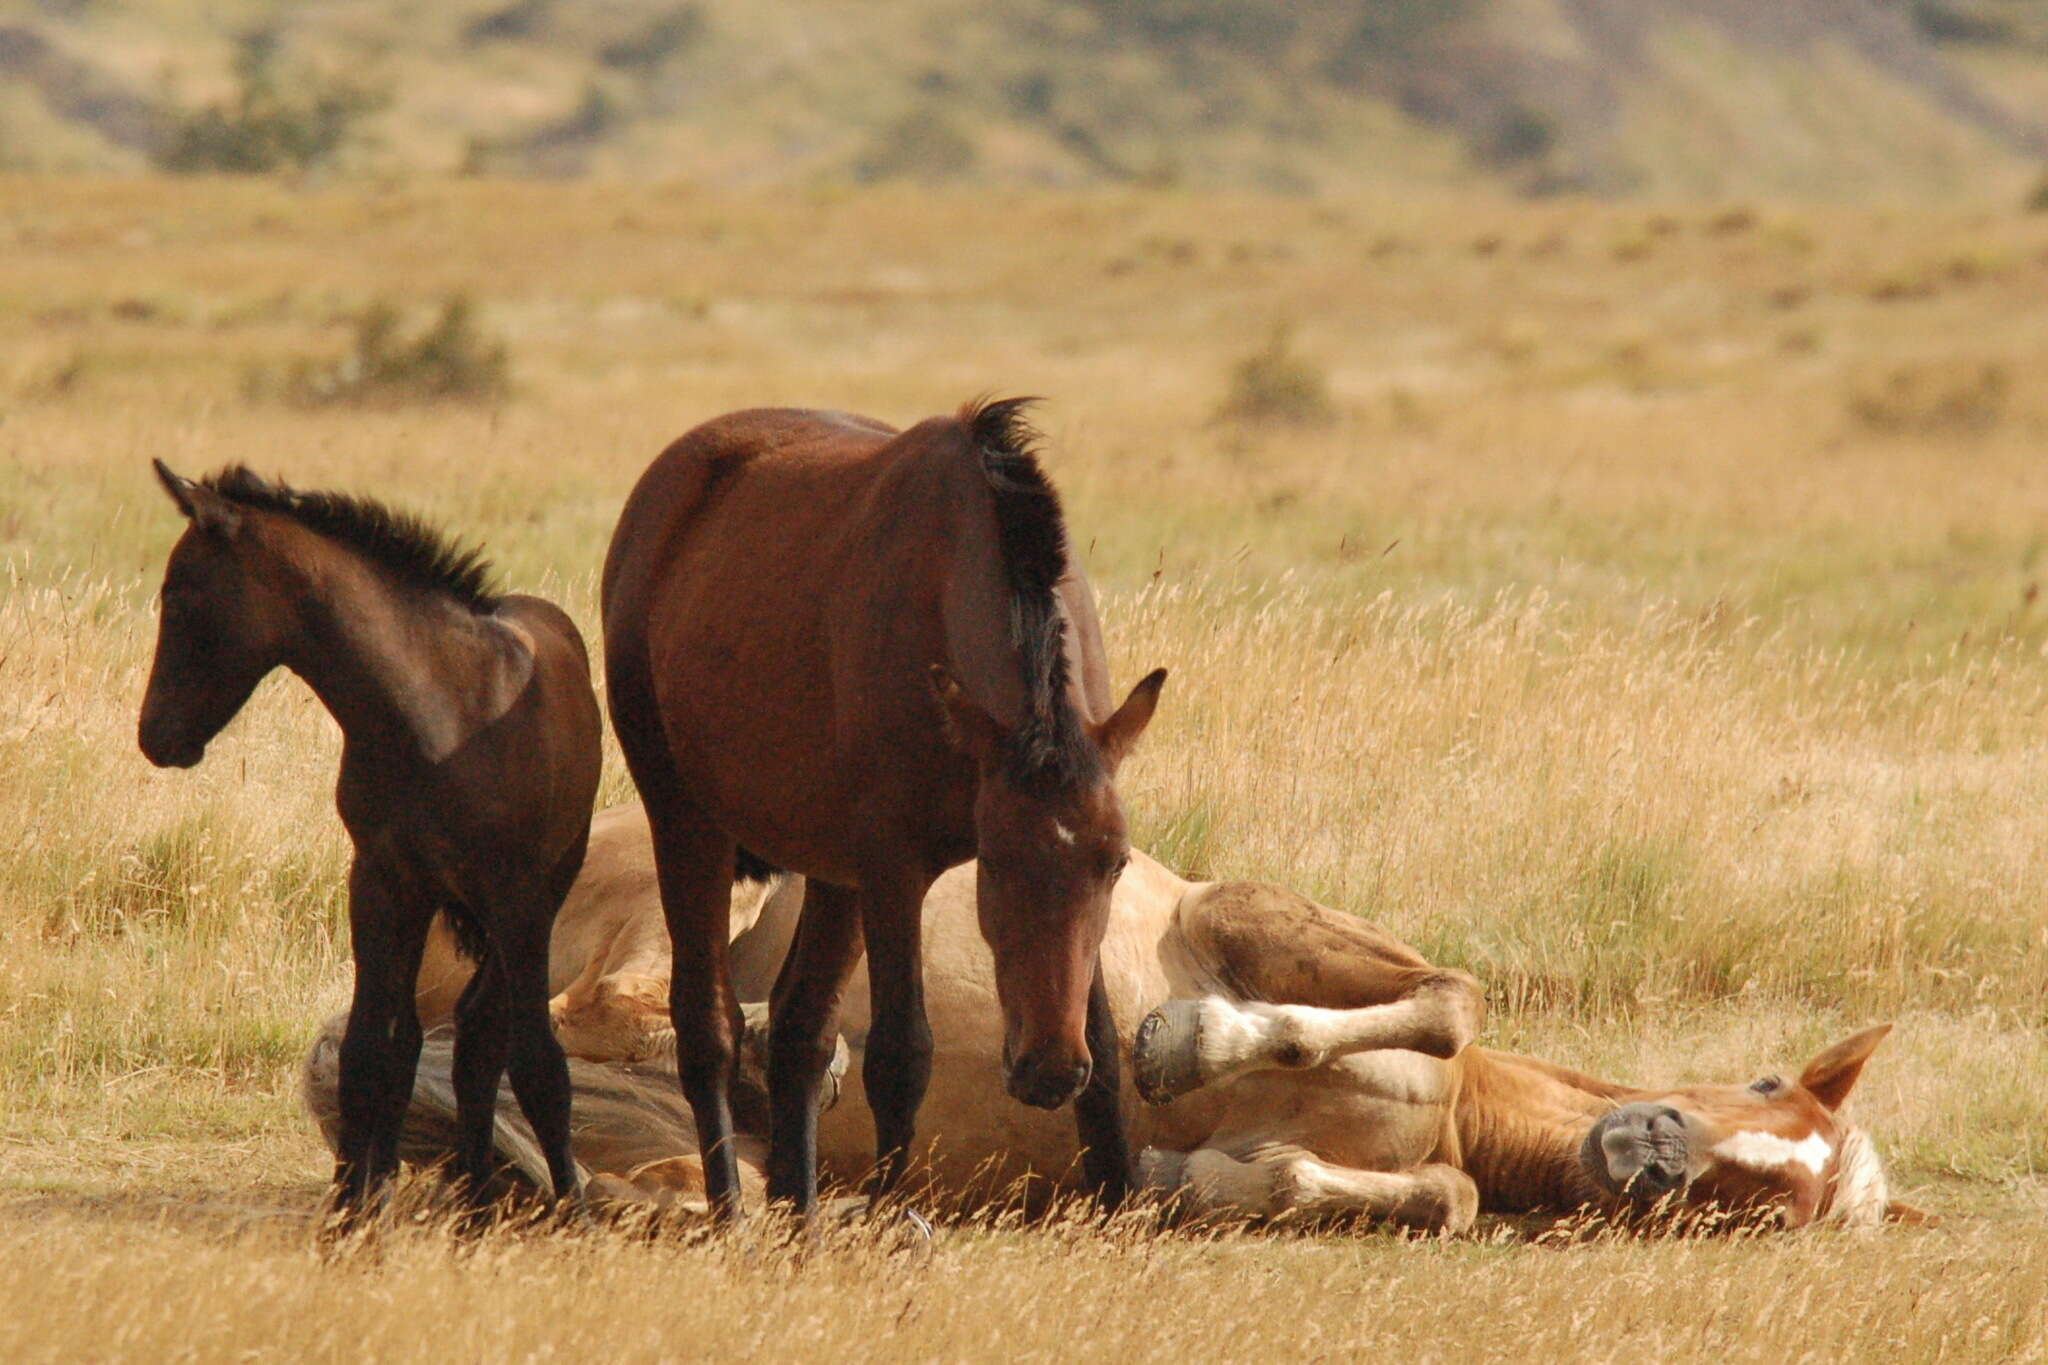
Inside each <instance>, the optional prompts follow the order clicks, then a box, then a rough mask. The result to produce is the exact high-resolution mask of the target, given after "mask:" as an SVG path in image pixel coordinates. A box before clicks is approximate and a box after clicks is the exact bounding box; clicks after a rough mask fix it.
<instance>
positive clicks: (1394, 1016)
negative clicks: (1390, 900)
mask: <svg viewBox="0 0 2048 1365" xmlns="http://www.w3.org/2000/svg"><path fill="white" fill-rule="evenodd" d="M1405 976H1406V977H1407V983H1406V987H1405V989H1404V990H1403V991H1402V992H1401V993H1400V994H1399V996H1398V997H1397V998H1396V999H1395V1000H1393V1001H1392V1002H1391V1003H1389V1004H1384V1005H1365V1006H1362V1007H1360V1008H1357V1009H1324V1008H1321V1007H1319V1006H1315V1005H1269V1004H1264V1003H1261V1002H1259V1001H1236V1000H1228V999H1225V998H1224V997H1222V996H1214V995H1212V996H1205V997H1204V998H1202V999H1200V1000H1168V1001H1166V1002H1165V1003H1164V1004H1162V1005H1160V1006H1159V1007H1158V1008H1157V1009H1155V1010H1153V1011H1152V1012H1151V1013H1150V1014H1148V1015H1146V1016H1145V1018H1144V1020H1143V1021H1142V1022H1141V1023H1140V1024H1139V1025H1138V1033H1137V1038H1136V1040H1135V1042H1134V1043H1133V1045H1132V1071H1133V1073H1134V1080H1135V1081H1136V1083H1137V1088H1138V1093H1139V1094H1140V1095H1142V1096H1143V1097H1144V1098H1145V1099H1146V1100H1147V1101H1149V1102H1150V1103H1153V1104H1166V1103H1169V1102H1170V1101H1172V1100H1173V1099H1175V1098H1176V1097H1177V1096H1180V1095H1185V1094H1187V1093H1189V1092H1190V1091H1193V1090H1199V1089H1201V1088H1203V1087H1205V1086H1211V1085H1217V1084H1220V1083H1222V1082H1224V1081H1228V1080H1232V1079H1235V1078H1236V1077H1238V1076H1242V1075H1245V1074H1247V1073H1249V1072H1253V1071H1262V1070H1282V1071H1304V1070H1309V1069H1311V1068H1314V1067H1319V1066H1324V1065H1326V1064H1328V1063H1330V1062H1332V1061H1335V1060H1336V1059H1337V1058H1339V1057H1344V1056H1349V1055H1350V1054H1352V1053H1355V1052H1368V1051H1373V1050H1376V1049H1381V1048H1402V1049H1406V1050H1407V1051H1410V1052H1421V1053H1426V1054H1428V1055H1429V1056H1432V1057H1443V1058H1449V1057H1455V1056H1457V1055H1458V1053H1459V1052H1461V1051H1463V1050H1464V1049H1465V1047H1466V1046H1467V1045H1469V1044H1470V1043H1471V1042H1472V1041H1473V1039H1474V1038H1475V1037H1476V1036H1477V1034H1478V1030H1479V1022H1480V1020H1481V1019H1482V1018H1483V1017H1484V1013H1485V997H1484V996H1483V994H1482V993H1481V991H1480V989H1479V984H1478V982H1476V981H1475V980H1473V979H1472V978H1471V977H1470V976H1467V975H1466V974H1465V973H1463V972H1459V971H1451V970H1446V969H1437V968H1425V969H1411V970H1409V971H1407V972H1406V973H1405Z"/></svg>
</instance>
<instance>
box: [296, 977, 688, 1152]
mask: <svg viewBox="0 0 2048 1365" xmlns="http://www.w3.org/2000/svg"><path fill="white" fill-rule="evenodd" d="M347 1025H348V1015H347V1014H346V1013H343V1014H338V1015H335V1016H334V1017H333V1018H331V1019H329V1020H328V1021H327V1022H326V1023H325V1024H323V1025H321V1027H320V1031H319V1033H318V1035H317V1036H316V1037H315V1038H314V1039H313V1046H312V1047H311V1049H309V1050H308V1052H307V1053H306V1060H305V1063H304V1065H303V1066H302V1067H301V1068H300V1074H299V1086H300V1093H301V1095H302V1097H303V1099H304V1102H305V1105H306V1111H307V1113H308V1114H310V1115H311V1116H312V1119H313V1122H314V1124H315V1126H317V1127H318V1128H319V1130H320V1135H321V1137H322V1138H323V1139H324V1140H325V1141H326V1143H327V1146H328V1148H329V1150H331V1151H338V1150H339V1148H340V1142H341V1035H342V1031H343V1030H344V1029H345V1028H346V1027H347ZM454 1067H455V1030H454V1029H453V1028H452V1027H450V1026H448V1025H445V1024H444V1025H441V1026H439V1027H437V1028H433V1029H429V1030H428V1031H427V1033H426V1036H425V1037H424V1039H423V1040H422V1041H421V1044H420V1064H419V1070H418V1071H417V1072H416V1073H415V1074H414V1076H413V1086H412V1103H411V1104H409V1105H407V1106H406V1111H405V1123H404V1126H403V1127H402V1128H401V1129H400V1131H399V1138H398V1155H399V1159H400V1160H402V1161H405V1162H408V1163H410V1164H412V1165H415V1166H433V1165H436V1164H440V1163H445V1162H449V1161H452V1160H454V1159H455V1155H456V1152H457V1150H458V1142H459V1139H458V1130H457V1127H456V1122H455V1084H454V1080H453V1076H454ZM569 1084H570V1089H571V1092H572V1099H571V1101H570V1104H571V1113H572V1114H573V1115H574V1120H573V1132H574V1144H575V1151H576V1159H577V1164H578V1165H579V1166H581V1167H582V1168H584V1170H583V1174H585V1175H586V1176H587V1175H588V1174H589V1173H590V1172H591V1171H609V1172H612V1173H614V1174H620V1175H623V1174H624V1173H626V1172H627V1171H630V1170H632V1169H633V1168H634V1167H636V1166H639V1165H641V1164H642V1163H644V1162H648V1161H658V1160H661V1159H664V1158H667V1157H675V1156H690V1155H694V1154H695V1153H696V1151H697V1129H696V1125H695V1124H694V1123H693V1122H692V1121H691V1118H690V1106H689V1104H688V1102H687V1101H685V1100H684V1099H683V1093H682V1087H681V1086H680V1085H679V1084H677V1082H676V1074H675V1062H674V1060H673V1059H672V1058H654V1059H650V1060H649V1061H647V1062H645V1063H632V1064H623V1065H622V1064H619V1063H602V1062H586V1061H583V1060H581V1059H579V1058H576V1057H571V1058H570V1059H569ZM491 1145H492V1148H493V1150H494V1151H495V1153H496V1155H497V1158H498V1160H499V1162H500V1163H501V1165H502V1166H503V1167H504V1168H505V1171H506V1173H507V1174H510V1175H514V1176H516V1177H518V1178H519V1179H521V1180H522V1181H523V1182H524V1183H526V1184H529V1185H531V1186H532V1187H533V1188H535V1189H546V1188H547V1187H548V1174H547V1172H548V1164H547V1157H546V1156H545V1155H544V1154H543V1152H542V1151H541V1146H540V1143H539V1141H538V1140H536V1139H535V1137H534V1135H533V1127H532V1125H531V1124H529V1123H528V1122H527V1121H526V1115H524V1114H523V1113H521V1112H520V1110H519V1102H518V1100H517V1099H515V1098H514V1096H513V1094H512V1087H511V1086H510V1085H500V1086H499V1087H498V1103H497V1114H496V1117H495V1121H494V1122H493V1124H492V1134H491Z"/></svg>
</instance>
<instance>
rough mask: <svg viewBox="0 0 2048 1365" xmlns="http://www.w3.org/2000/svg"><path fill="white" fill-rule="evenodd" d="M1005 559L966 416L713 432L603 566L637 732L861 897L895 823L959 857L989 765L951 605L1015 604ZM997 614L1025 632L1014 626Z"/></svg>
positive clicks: (708, 429)
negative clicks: (958, 744) (943, 699)
mask: <svg viewBox="0 0 2048 1365" xmlns="http://www.w3.org/2000/svg"><path fill="white" fill-rule="evenodd" d="M999 553H1000V552H999V550H998V548H997V545H996V535H995V531H994V528H993V523H992V513H991V512H990V511H989V494H988V492H987V489H986V484H985V478H984V475H983V473H982V471H981V468H980V466H979V464H978V457H977V456H976V455H975V452H974V450H973V448H972V443H971V441H970V439H969V433H968V430H967V427H966V424H965V423H964V422H963V421H962V420H961V419H960V418H958V417H942V418H933V419H930V420H928V421H925V422H921V423H919V424H917V425H916V426H914V427H912V428H910V429H909V430H907V431H901V432H898V431H895V430H893V429H891V428H889V427H886V426H884V425H882V424H880V423H877V422H871V421H868V420H866V419H862V418H856V417H849V416H846V415H843V414H837V413H819V412H809V411H801V410H785V409H761V410H752V411H747V412H738V413H733V414H730V415H728V416H725V417H721V418H718V419H715V420H714V421H711V422H707V423H705V424H704V425H702V426H700V427H697V428H696V429H694V430H693V431H691V432H689V433H687V434H686V435H684V436H683V437H682V438H680V439H679V440H677V441H676V442H675V443H674V444H672V445H670V446H669V447H668V449H667V450H665V451H664V452H663V453H662V454H661V455H660V456H659V457H658V458H657V459H656V461H655V462H654V464H653V465H652V466H651V467H650V468H649V469H648V471H647V473H646V474H645V475H644V476H643V477H642V479H641V481H640V483H639V485H638V486H636V487H635V489H634V490H633V492H632V494H631V495H630V496H629V498H628V499H627V503H626V507H625V510H624V511H623V513H622V514H621V516H620V520H619V525H618V529H617V531H616V532H615V533H614V535H613V539H612V545H611V549H610V552H609V554H608V555H607V557H606V564H605V574H604V618H605V654H606V664H607V671H608V676H609V679H610V686H611V688H612V703H613V715H614V719H615V722H616V723H617V724H618V726H619V729H620V732H621V736H622V741H627V742H630V741H631V740H632V739H635V738H642V737H643V736H640V735H637V734H635V735H629V734H628V733H627V732H628V731H629V730H631V731H653V730H656V729H658V730H659V732H660V733H659V735H658V736H654V735H648V736H645V738H649V739H653V740H654V742H655V743H656V744H658V745H659V746H660V747H661V748H662V749H664V750H665V751H666V752H667V753H668V754H670V755H672V756H673V761H674V762H675V764H676V767H677V777H678V778H679V779H680V780H681V781H682V782H683V783H684V785H685V787H686V788H687V789H688V790H689V791H690V793H691V795H692V799H693V800H695V801H697V802H699V803H700V804H702V806H703V807H704V808H705V809H706V810H707V811H708V812H709V813H711V814H712V815H713V816H714V818H716V819H717V821H718V823H719V824H720V825H721V826H722V827H724V828H725V829H726V831H727V832H728V833H729V834H731V835H732V836H733V837H735V838H736V839H737V840H738V841H739V842H740V843H741V844H742V845H743V846H744V847H746V848H749V849H752V850H754V851H756V852H757V853H759V854H760V855H762V856H763V857H766V858H768V859H769V860H771V861H773V862H775V863H777V864H779V865H783V866H789V867H793V868H796V869H798V870H802V871H805V872H808V873H811V874H813V875H818V876H823V877H825V878H826V879H827V880H833V881H844V882H847V883H849V884H858V882H859V880H860V878H859V872H858V866H857V865H858V864H859V863H861V862H862V861H863V860H864V859H865V858H866V857H867V854H866V853H865V852H864V851H863V848H862V845H863V844H865V843H867V842H870V841H872V839H873V838H874V837H875V831H876V830H877V829H878V827H886V828H887V829H889V830H891V831H893V832H894V833H895V834H897V835H898V836H900V837H903V838H907V839H910V840H912V841H914V842H919V843H922V844H925V845H927V846H928V848H927V853H928V854H930V856H931V860H932V861H934V863H935V866H944V865H946V864H947V863H949V862H953V861H958V859H959V858H960V857H963V856H966V852H967V850H968V848H971V842H970V843H968V844H967V845H966V846H964V847H961V846H959V845H961V841H962V840H963V838H964V839H969V840H971V829H970V823H969V822H970V819H971V812H970V806H971V792H972V786H971V783H972V769H971V766H969V765H968V764H967V763H966V761H965V760H964V759H962V758H961V757H960V756H959V755H958V753H956V752H955V751H954V749H953V747H952V745H951V744H950V742H949V741H948V739H947V737H946V734H945V730H944V724H943V718H942V716H941V713H940V711H939V708H938V706H937V704H936V702H935V701H934V699H933V696H932V692H931V685H930V681H929V668H930V666H931V665H933V664H938V663H947V662H950V661H951V660H953V659H954V658H955V657H956V656H957V654H958V653H959V651H958V649H957V648H956V647H955V645H954V640H955V638H956V636H957V635H958V634H959V632H960V629H961V626H960V623H959V620H958V616H959V613H957V612H956V611H955V610H954V608H953V606H952V603H953V602H954V600H955V599H957V598H959V597H961V596H962V595H963V594H965V595H968V596H972V597H976V598H977V600H978V599H979V598H981V597H989V598H991V599H992V598H993V595H994V594H996V593H998V592H1000V591H1002V568H1001V564H1000V562H999V561H998V560H996V559H995V558H994V556H996V555H998V554H999ZM983 615H984V616H985V617H986V622H985V623H984V622H983V621H981V620H976V621H974V622H972V623H971V624H973V625H976V626H985V628H984V632H983V633H984V634H985V635H987V636H988V637H989V638H991V639H996V638H1002V639H1006V638H1007V634H1006V632H1007V616H1005V615H1002V614H1001V613H1000V612H997V611H993V610H991V611H989V612H986V613H984V614H983ZM999 631H1000V632H1003V634H1001V635H1000V636H998V634H997V632H999ZM988 652H989V651H986V650H984V651H981V653H983V654H987V653H988ZM1016 673H1017V669H1016V666H1015V665H1014V664H1013V665H1012V666H1011V670H1010V676H1008V677H1006V678H1003V679H1001V681H1002V682H1003V683H1006V684H1007V685H1008V686H1009V687H1010V688H1012V689H1013V690H1014V691H1015V692H1016V693H1017V694H1018V696H1019V697H1020V698H1021V693H1022V685H1021V682H1019V681H1018V679H1017V677H1016ZM1019 704H1021V701H1020V702H1019ZM942 846H943V848H942Z"/></svg>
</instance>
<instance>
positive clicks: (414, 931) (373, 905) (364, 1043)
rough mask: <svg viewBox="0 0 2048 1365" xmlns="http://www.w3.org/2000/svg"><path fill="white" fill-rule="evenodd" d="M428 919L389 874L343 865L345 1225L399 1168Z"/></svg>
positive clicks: (339, 1198)
mask: <svg viewBox="0 0 2048 1365" xmlns="http://www.w3.org/2000/svg"><path fill="white" fill-rule="evenodd" d="M432 920H433V913H432V910H431V908H430V907H427V906H424V905H419V904H415V903H413V898H411V897H409V896H407V895H406V894H404V891H403V889H402V887H401V885H400V882H399V879H397V878H395V877H393V876H392V875H390V874H389V873H388V872H386V871H384V870H382V869H379V868H376V867H374V866H372V865H371V864H369V863H368V862H366V861H364V860H363V859H361V858H358V859H357V861H356V863H355V864H354V866H352V867H351V868H350V869H349V939H350V947H351V949H352V951H353V952H354V955H355V962H356V982H355V995H354V998H353V1000H352V1001H351V1002H350V1005H349V1015H348V1027H347V1029H346V1030H345V1031H344V1032H343V1034H342V1039H341V1063H340V1071H341V1074H340V1077H339V1088H340V1095H339V1096H338V1099H339V1104H340V1110H341V1154H340V1157H339V1159H338V1160H337V1161H336V1163H335V1169H334V1206H335V1211H336V1213H337V1214H339V1215H340V1216H341V1218H342V1221H343V1223H344V1224H347V1223H350V1222H352V1221H353V1220H354V1219H355V1218H356V1217H357V1216H359V1215H360V1214H361V1213H362V1212H363V1210H364V1209H365V1208H366V1206H367V1205H368V1204H369V1202H370V1198H371V1196H372V1195H373V1194H374V1193H375V1192H376V1191H377V1190H378V1189H379V1188H380V1187H381V1186H382V1185H383V1183H384V1182H385V1181H386V1180H387V1179H389V1178H390V1176H391V1175H392V1173H393V1172H395V1171H396V1170H397V1169H398V1137H399V1132H400V1130H401V1128H403V1126H404V1123H405V1110H406V1106H407V1105H408V1104H409V1103H410V1102H411V1100H412V1081H413V1072H414V1071H415V1069H416V1068H417V1067H418V1065H419V1056H420V1037H421V1035H420V1021H419V1012H418V1010H417V1009H416V1008H415V1006H414V1003H413V987H414V983H415V981H416V980H417V979H418V976H419V967H420V956H421V954H422V952H423V951H424V950H425V946H426V939H427V929H428V926H429V925H430V924H431V923H432Z"/></svg>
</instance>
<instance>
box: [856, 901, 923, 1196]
mask: <svg viewBox="0 0 2048 1365" xmlns="http://www.w3.org/2000/svg"><path fill="white" fill-rule="evenodd" d="M929 886H930V883H929V881H928V880H923V881H920V880H905V881H899V882H895V883H890V882H885V881H878V880H877V879H874V878H870V879H869V880H868V882H867V884H866V885H865V886H863V888H862V892H861V902H860V903H861V927H862V931H863V935H864V937H865V938H866V941H867V951H868V994H869V997H870V998H871V1000H872V1002H873V1007H872V1015H873V1017H872V1020H871V1022H870V1023H869V1025H868V1043H867V1058H866V1060H865V1062H864V1063H863V1065H862V1067H861V1082H862V1084H863V1085H864V1086H865V1088H866V1090H867V1097H868V1108H869V1109H871V1110H873V1111H874V1115H875V1184H874V1189H875V1193H877V1194H886V1193H888V1192H889V1191H890V1190H892V1189H894V1188H895V1187H896V1184H897V1182H899V1181H900V1180H902V1178H903V1172H904V1170H905V1168H906V1167H907V1166H908V1165H909V1162H910V1144H911V1140H912V1138H913V1137H915V1135H916V1127H917V1111H918V1107H919V1106H920V1105H922V1104H923V1103H924V1092H925V1088H926V1086H928V1085H929V1084H930V1082H931V1075H932V1030H931V1024H930V1023H929V1021H928V1020H927V1019H926V1018H925V1010H924V967H923V958H922V955H921V950H920V934H921V931H922V927H923V905H924V893H925V891H926V890H927V889H929Z"/></svg>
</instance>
